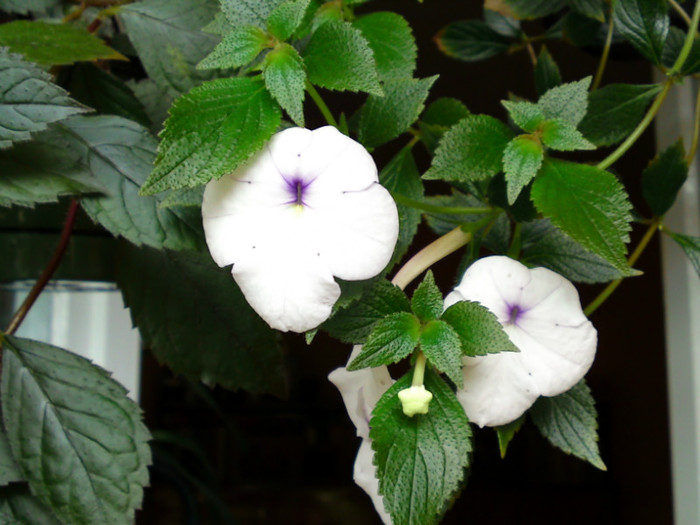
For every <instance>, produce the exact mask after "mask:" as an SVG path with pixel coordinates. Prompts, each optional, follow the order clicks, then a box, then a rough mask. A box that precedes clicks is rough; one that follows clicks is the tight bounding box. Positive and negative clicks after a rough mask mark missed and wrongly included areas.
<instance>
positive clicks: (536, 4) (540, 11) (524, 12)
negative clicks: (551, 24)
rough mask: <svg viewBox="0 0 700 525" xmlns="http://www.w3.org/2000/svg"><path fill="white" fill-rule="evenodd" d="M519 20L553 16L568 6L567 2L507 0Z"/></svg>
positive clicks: (506, 2) (563, 0)
mask: <svg viewBox="0 0 700 525" xmlns="http://www.w3.org/2000/svg"><path fill="white" fill-rule="evenodd" d="M505 4H506V5H507V6H508V7H509V8H510V10H511V11H512V12H513V14H514V15H515V16H517V17H518V18H528V19H529V18H540V17H543V16H546V15H551V14H552V13H556V12H557V11H559V10H561V9H562V8H563V7H564V6H566V0H505Z"/></svg>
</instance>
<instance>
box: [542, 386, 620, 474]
mask: <svg viewBox="0 0 700 525" xmlns="http://www.w3.org/2000/svg"><path fill="white" fill-rule="evenodd" d="M529 413H530V416H531V417H532V421H533V423H535V426H536V427H537V428H538V429H539V431H540V433H541V434H542V435H543V436H544V437H546V438H547V440H548V441H549V442H550V443H551V444H552V445H554V446H555V447H557V448H559V449H561V450H563V451H564V452H566V453H567V454H573V455H574V456H576V457H577V458H581V459H583V460H585V461H588V462H589V463H590V464H591V465H593V466H594V467H596V468H599V469H600V470H607V468H606V467H605V463H603V460H602V459H601V458H600V452H599V451H598V432H597V429H598V421H597V412H596V409H595V400H594V399H593V396H592V395H591V391H590V390H589V388H588V386H587V385H586V382H585V381H584V380H581V381H580V382H579V383H578V384H577V385H576V386H574V387H573V388H572V389H571V390H569V391H568V392H565V393H563V394H560V395H558V396H555V397H540V398H539V399H538V400H537V401H536V402H535V404H534V405H533V406H532V408H531V409H530V412H529Z"/></svg>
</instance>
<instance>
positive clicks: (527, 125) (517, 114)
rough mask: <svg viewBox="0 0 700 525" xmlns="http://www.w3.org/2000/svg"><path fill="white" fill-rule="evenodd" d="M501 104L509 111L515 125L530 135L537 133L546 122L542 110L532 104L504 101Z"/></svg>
mask: <svg viewBox="0 0 700 525" xmlns="http://www.w3.org/2000/svg"><path fill="white" fill-rule="evenodd" d="M501 104H503V106H504V107H505V108H506V109H507V110H508V116H509V117H510V118H511V119H513V122H514V123H515V125H516V126H518V127H519V128H520V129H522V130H523V131H527V132H528V133H533V132H535V131H537V130H538V129H539V127H540V126H541V125H542V123H543V122H544V120H545V117H544V113H543V112H542V109H540V107H539V106H538V105H537V104H533V103H532V102H514V101H512V100H502V101H501Z"/></svg>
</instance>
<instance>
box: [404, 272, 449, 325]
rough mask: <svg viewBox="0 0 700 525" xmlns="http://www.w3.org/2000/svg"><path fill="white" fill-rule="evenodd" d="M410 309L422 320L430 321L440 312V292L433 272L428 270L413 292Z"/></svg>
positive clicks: (438, 315)
mask: <svg viewBox="0 0 700 525" xmlns="http://www.w3.org/2000/svg"><path fill="white" fill-rule="evenodd" d="M411 309H412V310H413V313H414V314H416V315H417V316H418V319H420V320H421V321H423V322H427V321H432V320H434V319H437V318H438V317H440V314H441V313H442V292H441V291H440V289H439V288H438V287H437V285H436V284H435V277H433V272H432V271H431V270H428V272H427V273H426V274H425V278H424V279H423V282H421V283H420V284H419V285H418V287H417V288H416V290H415V291H414V292H413V297H412V298H411Z"/></svg>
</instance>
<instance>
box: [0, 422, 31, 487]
mask: <svg viewBox="0 0 700 525" xmlns="http://www.w3.org/2000/svg"><path fill="white" fill-rule="evenodd" d="M24 479H25V478H24V474H22V471H21V470H20V468H19V465H17V462H16V461H15V458H14V456H13V455H12V450H10V442H9V441H7V436H6V435H5V432H3V430H2V429H0V487H2V486H4V485H7V484H9V483H18V482H22V481H24Z"/></svg>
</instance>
